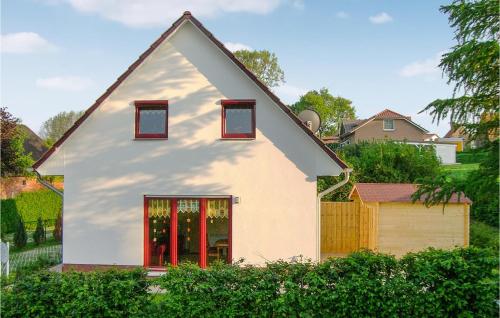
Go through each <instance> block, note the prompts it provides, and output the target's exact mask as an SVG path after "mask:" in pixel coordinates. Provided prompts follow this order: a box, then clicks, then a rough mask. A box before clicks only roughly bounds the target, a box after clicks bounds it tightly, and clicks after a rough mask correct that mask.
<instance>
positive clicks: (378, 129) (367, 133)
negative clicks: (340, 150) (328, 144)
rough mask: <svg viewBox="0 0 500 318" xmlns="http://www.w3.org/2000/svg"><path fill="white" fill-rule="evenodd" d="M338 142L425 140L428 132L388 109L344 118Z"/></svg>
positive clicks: (343, 143)
mask: <svg viewBox="0 0 500 318" xmlns="http://www.w3.org/2000/svg"><path fill="white" fill-rule="evenodd" d="M339 138H340V144H341V145H346V144H353V143H358V142H359V141H363V140H367V141H372V140H401V141H403V140H408V141H425V140H426V139H428V138H432V137H431V136H430V135H429V132H428V131H427V130H426V129H425V128H423V127H422V126H420V125H418V124H417V123H415V122H414V121H412V120H411V117H409V116H404V115H401V114H399V113H396V112H395V111H392V110H390V109H385V110H383V111H381V112H380V113H378V114H376V115H374V116H372V117H370V118H368V119H355V120H345V121H343V122H342V124H341V127H340V133H339Z"/></svg>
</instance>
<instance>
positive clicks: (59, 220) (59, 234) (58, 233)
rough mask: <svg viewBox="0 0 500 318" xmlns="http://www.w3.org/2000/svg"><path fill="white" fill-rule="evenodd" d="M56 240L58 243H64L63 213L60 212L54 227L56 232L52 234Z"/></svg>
mask: <svg viewBox="0 0 500 318" xmlns="http://www.w3.org/2000/svg"><path fill="white" fill-rule="evenodd" d="M52 235H53V236H54V240H56V241H57V242H62V213H61V212H59V214H58V215H57V219H56V224H55V226H54V231H53V232H52Z"/></svg>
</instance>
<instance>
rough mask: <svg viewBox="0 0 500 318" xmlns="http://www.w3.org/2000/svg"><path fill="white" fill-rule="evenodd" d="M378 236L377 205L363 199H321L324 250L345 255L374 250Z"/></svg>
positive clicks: (330, 253) (324, 251) (325, 252)
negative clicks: (357, 200) (350, 200)
mask: <svg viewBox="0 0 500 318" xmlns="http://www.w3.org/2000/svg"><path fill="white" fill-rule="evenodd" d="M377 236H378V213H377V208H376V207H368V206H366V205H364V204H362V203H360V202H321V253H322V254H325V255H335V254H340V255H341V254H346V253H350V252H353V251H356V250H359V249H363V248H366V249H371V250H375V249H376V247H377Z"/></svg>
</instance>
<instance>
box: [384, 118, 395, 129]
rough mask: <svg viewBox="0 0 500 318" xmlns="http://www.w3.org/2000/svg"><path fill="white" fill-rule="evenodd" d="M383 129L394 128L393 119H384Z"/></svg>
mask: <svg viewBox="0 0 500 318" xmlns="http://www.w3.org/2000/svg"><path fill="white" fill-rule="evenodd" d="M384 129H394V120H392V119H384Z"/></svg>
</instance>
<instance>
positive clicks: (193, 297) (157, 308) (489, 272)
mask: <svg viewBox="0 0 500 318" xmlns="http://www.w3.org/2000/svg"><path fill="white" fill-rule="evenodd" d="M497 265H498V262H497V260H496V258H495V257H494V256H492V255H491V254H490V253H489V252H488V251H485V250H479V249H474V248H469V249H457V250H455V251H451V252H448V251H438V250H429V251H425V252H422V253H416V254H411V255H409V256H407V257H406V258H404V259H403V260H397V259H395V258H394V257H393V256H388V255H383V254H376V253H372V252H359V253H354V254H351V255H350V256H349V257H346V258H339V259H330V260H328V261H326V262H324V263H321V264H314V263H311V262H308V261H305V262H298V263H286V262H275V263H270V264H268V265H267V267H266V268H258V267H252V266H245V267H239V266H235V265H223V264H220V265H217V266H213V267H211V268H208V269H206V270H202V269H200V268H198V266H196V265H192V264H191V265H189V264H188V265H181V266H179V267H175V268H170V269H169V270H168V271H167V273H166V274H165V275H164V276H162V277H161V278H159V279H158V284H159V285H160V287H161V288H162V289H164V290H165V291H166V292H165V293H164V294H160V295H157V296H156V298H155V299H156V302H155V303H154V304H152V305H151V307H150V308H149V309H148V310H149V312H148V314H149V315H151V316H153V317H162V316H165V317H168V316H176V317H179V316H180V317H199V316H204V317H276V316H279V317H297V316H302V317H313V316H321V317H375V316H376V317H416V316H420V317H437V316H439V317H455V316H459V315H460V314H459V313H461V314H464V316H488V315H490V314H491V313H492V310H494V309H495V308H496V307H495V306H496V304H495V299H496V298H497V293H496V284H497V283H498V277H497V276H495V273H494V269H495V268H496V266H497Z"/></svg>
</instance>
